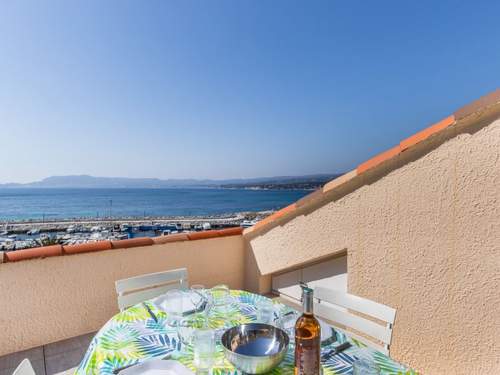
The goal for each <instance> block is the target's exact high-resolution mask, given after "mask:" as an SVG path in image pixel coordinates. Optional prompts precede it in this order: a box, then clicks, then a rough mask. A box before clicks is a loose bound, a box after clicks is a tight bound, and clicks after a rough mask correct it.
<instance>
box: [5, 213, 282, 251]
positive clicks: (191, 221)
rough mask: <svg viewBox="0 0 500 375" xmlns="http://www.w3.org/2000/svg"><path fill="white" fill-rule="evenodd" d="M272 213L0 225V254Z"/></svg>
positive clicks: (194, 228) (237, 222) (248, 221)
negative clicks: (1, 252) (0, 252)
mask: <svg viewBox="0 0 500 375" xmlns="http://www.w3.org/2000/svg"><path fill="white" fill-rule="evenodd" d="M271 212H272V211H261V212H258V213H251V212H249V213H238V214H234V215H220V216H209V217H175V218H172V217H170V218H148V219H147V220H138V219H132V218H122V219H119V218H117V219H101V220H93V221H92V220H85V219H82V220H76V221H75V220H67V221H51V222H32V221H28V222H5V223H3V224H1V225H0V251H15V250H21V249H28V248H33V247H40V246H48V245H55V244H61V245H76V244H81V243H86V242H96V241H102V240H124V239H128V238H136V237H157V236H168V235H172V234H178V233H190V232H198V231H206V230H212V229H223V228H231V227H238V226H241V227H243V228H247V227H250V226H252V225H254V224H255V223H256V222H257V221H258V220H260V219H261V218H264V217H265V216H267V215H269V214H270V213H271Z"/></svg>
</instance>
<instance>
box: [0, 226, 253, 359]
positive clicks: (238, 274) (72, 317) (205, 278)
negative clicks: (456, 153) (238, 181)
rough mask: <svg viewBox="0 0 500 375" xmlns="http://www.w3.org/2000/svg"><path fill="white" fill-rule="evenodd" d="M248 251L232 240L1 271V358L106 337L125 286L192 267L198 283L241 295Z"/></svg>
mask: <svg viewBox="0 0 500 375" xmlns="http://www.w3.org/2000/svg"><path fill="white" fill-rule="evenodd" d="M243 251H244V248H243V239H242V236H230V237H223V238H213V239H207V240H197V241H185V242H174V243H168V244H165V245H154V246H147V247H136V248H131V249H120V250H108V251H99V252H94V253H86V254H79V255H69V256H58V257H52V258H46V259H34V260H26V261H21V262H17V263H4V264H0V355H2V354H6V353H10V352H14V351H18V350H23V349H27V348H30V347H35V346H38V345H42V344H47V343H50V342H55V341H58V340H62V339H65V338H68V337H73V336H78V335H81V334H83V333H87V332H92V331H95V330H97V329H99V328H100V327H101V326H102V325H103V324H104V323H105V322H106V321H107V320H108V319H109V318H111V317H112V316H113V315H114V314H116V313H117V312H118V307H117V303H116V294H115V289H114V282H115V280H118V279H122V278H126V277H130V276H134V275H139V274H143V273H150V272H158V271H162V270H168V269H173V268H178V267H187V268H188V272H189V278H190V282H191V283H197V284H200V283H201V284H204V285H206V286H213V285H215V284H220V283H225V284H228V285H229V286H230V287H231V288H235V289H241V288H243V282H244V280H243V279H244V276H243V273H244V255H243Z"/></svg>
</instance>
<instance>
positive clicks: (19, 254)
mask: <svg viewBox="0 0 500 375" xmlns="http://www.w3.org/2000/svg"><path fill="white" fill-rule="evenodd" d="M57 255H62V246H61V245H52V246H44V247H35V248H32V249H24V250H15V251H7V252H5V259H6V260H5V261H6V262H17V261H20V260H25V259H32V258H45V257H53V256H57Z"/></svg>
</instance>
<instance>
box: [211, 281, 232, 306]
mask: <svg viewBox="0 0 500 375" xmlns="http://www.w3.org/2000/svg"><path fill="white" fill-rule="evenodd" d="M211 294H212V297H213V303H214V307H215V308H220V309H223V308H226V307H227V304H228V303H229V287H228V286H227V285H223V284H221V285H216V286H214V287H213V288H212V289H211Z"/></svg>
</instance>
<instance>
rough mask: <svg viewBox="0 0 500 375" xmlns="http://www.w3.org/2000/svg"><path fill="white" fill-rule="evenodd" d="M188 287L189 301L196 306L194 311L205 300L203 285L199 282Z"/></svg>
mask: <svg viewBox="0 0 500 375" xmlns="http://www.w3.org/2000/svg"><path fill="white" fill-rule="evenodd" d="M190 289H191V291H190V293H189V296H190V298H191V302H192V303H193V305H194V307H195V308H196V311H198V310H199V309H200V308H201V307H202V306H203V303H204V302H206V300H207V297H206V289H205V286H203V285H201V284H194V285H191V288H190Z"/></svg>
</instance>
